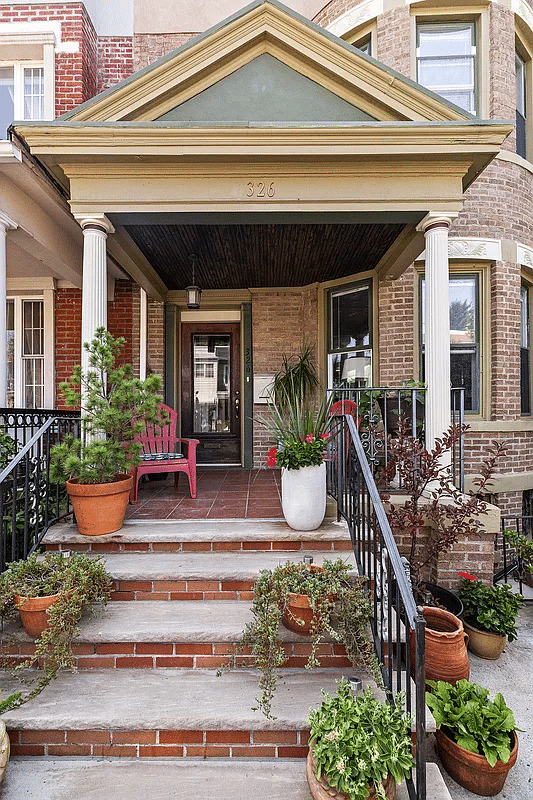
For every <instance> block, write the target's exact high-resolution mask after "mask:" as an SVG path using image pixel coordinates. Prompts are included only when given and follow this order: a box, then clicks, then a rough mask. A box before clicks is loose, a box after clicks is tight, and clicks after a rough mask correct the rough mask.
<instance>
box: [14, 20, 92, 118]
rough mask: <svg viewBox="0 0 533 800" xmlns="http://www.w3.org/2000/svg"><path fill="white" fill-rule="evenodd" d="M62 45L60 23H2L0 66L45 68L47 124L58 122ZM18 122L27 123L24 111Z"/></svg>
mask: <svg viewBox="0 0 533 800" xmlns="http://www.w3.org/2000/svg"><path fill="white" fill-rule="evenodd" d="M60 43H61V23H60V22H24V23H18V22H4V23H0V62H1V63H2V64H3V65H4V66H7V65H17V64H23V65H24V66H37V67H44V116H43V119H44V120H53V119H54V118H55V53H56V51H57V52H62V48H61V46H60ZM76 44H77V43H76ZM15 119H17V115H15ZM18 119H23V114H22V111H21V112H20V116H18Z"/></svg>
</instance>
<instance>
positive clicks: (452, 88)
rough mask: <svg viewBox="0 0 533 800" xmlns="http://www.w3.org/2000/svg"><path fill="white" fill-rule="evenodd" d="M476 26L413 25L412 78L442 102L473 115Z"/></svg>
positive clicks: (451, 23)
mask: <svg viewBox="0 0 533 800" xmlns="http://www.w3.org/2000/svg"><path fill="white" fill-rule="evenodd" d="M476 59H477V52H476V23H475V22H472V21H465V22H461V21H449V22H429V23H420V24H418V25H417V42H416V79H417V81H418V82H419V83H421V84H422V86H425V87H426V88H427V89H431V90H432V91H433V92H436V93H437V94H440V95H441V96H442V97H444V98H445V100H449V101H450V102H451V103H455V105H457V106H460V108H464V109H465V110H466V111H469V112H470V113H471V114H477V106H478V102H477V87H476V83H477V77H476V76H477V64H476Z"/></svg>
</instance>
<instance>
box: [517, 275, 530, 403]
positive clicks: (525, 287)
mask: <svg viewBox="0 0 533 800" xmlns="http://www.w3.org/2000/svg"><path fill="white" fill-rule="evenodd" d="M523 290H525V291H526V292H527V298H526V303H527V317H528V330H527V340H528V348H527V350H528V353H529V358H528V367H529V376H528V377H529V380H528V387H527V388H528V395H529V397H528V400H529V410H528V411H523V410H522V350H523V349H524V348H522V342H523V337H522V334H523V330H522V296H523V295H522V292H523ZM532 294H533V285H532V284H531V282H530V281H529V280H527V278H525V276H524V275H522V279H521V282H520V416H521V417H524V418H527V417H531V416H532V415H533V375H532V367H533V362H532V356H533V347H532V345H533V331H532V324H531V322H532V317H531V314H532V308H533V297H532Z"/></svg>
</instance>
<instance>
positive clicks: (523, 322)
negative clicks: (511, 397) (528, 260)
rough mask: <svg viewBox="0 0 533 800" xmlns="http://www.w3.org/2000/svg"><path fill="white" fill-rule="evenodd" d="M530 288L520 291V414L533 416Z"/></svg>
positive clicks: (523, 287) (522, 288)
mask: <svg viewBox="0 0 533 800" xmlns="http://www.w3.org/2000/svg"><path fill="white" fill-rule="evenodd" d="M530 342H531V336H530V329H529V288H528V287H527V286H524V285H523V284H522V287H521V289H520V412H521V413H522V414H531V353H530Z"/></svg>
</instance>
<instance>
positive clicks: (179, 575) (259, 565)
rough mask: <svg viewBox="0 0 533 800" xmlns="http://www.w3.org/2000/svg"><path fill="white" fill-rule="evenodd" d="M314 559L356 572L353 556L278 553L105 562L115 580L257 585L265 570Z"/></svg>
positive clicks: (114, 557)
mask: <svg viewBox="0 0 533 800" xmlns="http://www.w3.org/2000/svg"><path fill="white" fill-rule="evenodd" d="M306 554H308V555H312V556H313V563H314V564H322V562H323V561H325V560H326V559H329V560H334V561H336V560H337V559H338V558H342V560H343V561H346V563H348V564H351V565H352V566H353V568H354V569H355V559H354V556H353V553H350V552H345V553H342V554H336V553H333V554H329V553H324V552H320V551H309V552H308V553H306V551H301V550H298V551H292V550H288V551H284V552H283V553H279V552H274V551H268V552H265V551H260V552H231V553H214V552H201V553H192V552H191V553H189V552H178V553H105V554H104V555H103V561H104V562H105V565H106V569H107V570H108V571H109V573H110V574H111V575H112V577H113V578H115V580H121V581H143V580H144V581H151V580H187V579H191V580H226V581H255V580H256V579H257V576H258V574H259V572H260V571H261V570H263V569H275V567H277V566H279V565H280V564H285V563H286V562H287V561H293V562H300V561H302V560H303V557H304V555H306Z"/></svg>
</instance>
